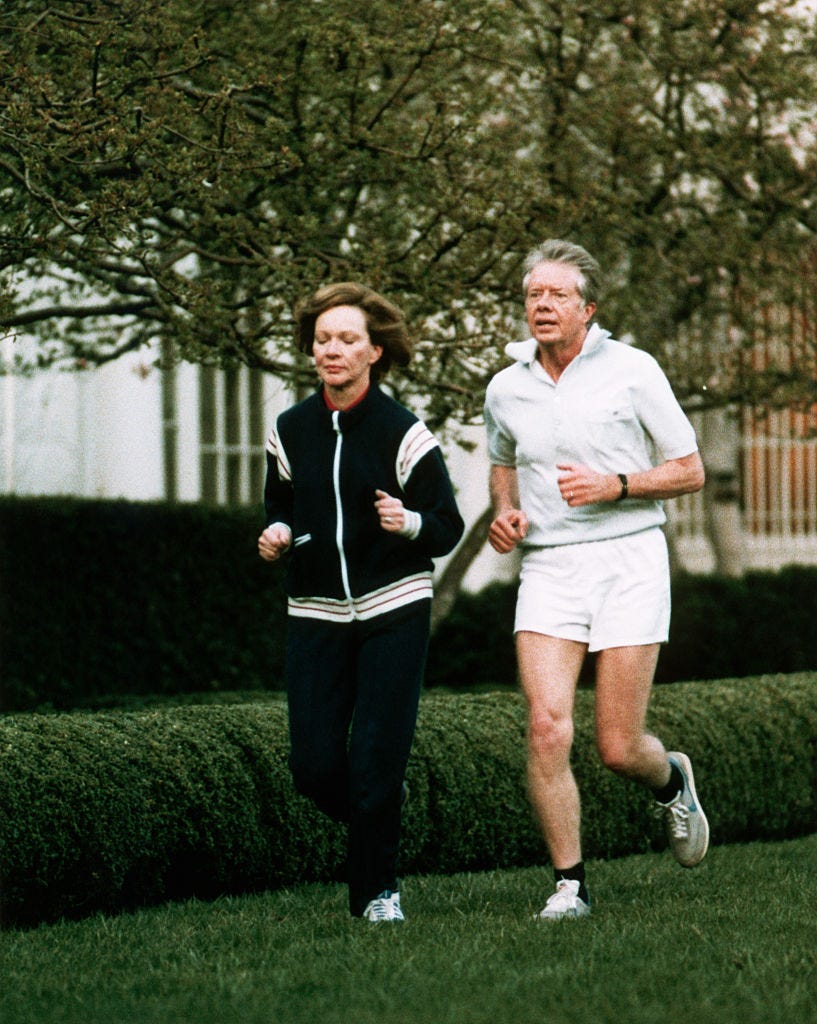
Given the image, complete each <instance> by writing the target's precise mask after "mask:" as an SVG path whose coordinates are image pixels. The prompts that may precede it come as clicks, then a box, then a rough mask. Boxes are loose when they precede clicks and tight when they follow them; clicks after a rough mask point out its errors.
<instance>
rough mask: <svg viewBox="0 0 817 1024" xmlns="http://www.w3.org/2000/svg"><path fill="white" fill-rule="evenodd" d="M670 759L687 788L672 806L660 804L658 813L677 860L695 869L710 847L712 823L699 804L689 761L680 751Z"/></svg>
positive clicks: (672, 802) (684, 865)
mask: <svg viewBox="0 0 817 1024" xmlns="http://www.w3.org/2000/svg"><path fill="white" fill-rule="evenodd" d="M667 757H668V758H669V760H670V761H671V762H672V763H673V764H674V765H676V766H677V767H678V768H680V769H681V774H682V775H683V777H684V788H683V789H682V790H681V792H680V793H679V794H678V796H676V798H675V799H674V800H672V801H670V803H668V804H662V803H659V804H658V805H657V807H656V809H655V813H656V815H657V816H658V817H659V818H663V819H664V824H665V825H666V828H667V840H668V842H669V845H670V849H671V850H672V853H673V855H674V857H675V859H676V860H677V861H678V863H679V864H681V865H682V866H683V867H685V868H694V867H695V865H696V864H700V863H701V861H702V860H703V859H704V857H705V856H706V851H707V849H708V848H709V822H708V821H707V820H706V815H705V814H704V812H703V808H702V807H701V805H700V804H699V803H698V794H697V793H696V792H695V779H694V777H693V775H692V764H691V762H690V760H689V758H688V757H687V756H686V754H681V753H680V752H678V751H673V752H672V753H670V754H668V755H667Z"/></svg>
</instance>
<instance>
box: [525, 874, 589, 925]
mask: <svg viewBox="0 0 817 1024" xmlns="http://www.w3.org/2000/svg"><path fill="white" fill-rule="evenodd" d="M589 913H590V905H589V904H587V903H585V902H584V900H583V899H582V898H581V897H580V896H579V883H578V881H577V880H576V879H575V878H560V879H559V881H558V882H557V883H556V892H555V893H554V894H553V895H552V896H551V897H550V899H549V900H548V901H547V903H546V904H545V907H544V910H540V911H539V913H538V914H534V915H533V919H534V921H561V920H562V919H564V918H566V917H586V916H587V914H589Z"/></svg>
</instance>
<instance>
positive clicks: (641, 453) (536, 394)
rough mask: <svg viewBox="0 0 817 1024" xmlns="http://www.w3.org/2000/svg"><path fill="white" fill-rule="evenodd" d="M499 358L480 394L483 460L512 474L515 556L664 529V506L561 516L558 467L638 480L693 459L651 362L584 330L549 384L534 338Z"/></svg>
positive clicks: (593, 509) (628, 505)
mask: <svg viewBox="0 0 817 1024" xmlns="http://www.w3.org/2000/svg"><path fill="white" fill-rule="evenodd" d="M505 352H506V354H507V355H508V356H510V357H511V358H512V359H515V360H516V362H515V363H514V364H513V365H512V366H509V367H507V369H504V370H501V371H500V372H499V373H498V374H497V375H496V376H495V377H494V378H493V380H492V381H491V383H490V384H489V385H488V390H487V393H486V396H485V423H486V427H487V430H488V455H489V458H490V460H491V462H492V463H493V464H495V465H498V466H514V467H516V470H517V476H518V480H519V493H520V503H521V506H522V509H523V511H524V512H525V514H526V515H527V517H528V520H529V522H530V528H529V530H528V535H527V537H526V538H525V541H524V545H523V547H528V548H529V547H553V546H556V545H560V544H576V543H583V542H587V541H597V540H609V539H610V538H613V537H623V536H626V535H627V534H631V533H637V532H639V531H641V530H647V529H650V528H651V527H654V526H660V525H661V524H662V523H664V522H665V521H666V515H665V513H664V508H663V503H662V502H660V501H650V500H643V499H635V498H628V499H626V500H625V501H621V502H604V503H598V504H594V505H584V506H582V507H579V508H570V506H569V505H568V504H567V503H566V502H565V501H564V500H563V499H562V496H561V494H560V493H559V487H558V484H557V479H558V477H559V475H560V471H559V470H557V469H556V466H557V465H558V464H563V463H575V464H581V465H585V466H589V467H590V469H594V470H596V472H598V473H638V472H640V471H642V470H646V469H650V468H652V467H653V466H656V465H658V464H660V463H661V462H665V461H667V460H668V459H680V458H682V457H683V456H685V455H691V454H692V453H693V452H695V451H697V449H698V445H697V443H696V439H695V431H694V430H693V428H692V425H691V423H690V422H689V420H688V419H687V417H686V414H685V413H684V411H683V409H682V408H681V406H680V405H679V404H678V401H677V399H676V398H675V395H674V394H673V393H672V389H671V387H670V384H669V381H668V380H667V378H666V376H665V375H664V372H663V371H662V370H661V368H660V366H659V365H658V363H657V362H656V361H655V359H654V358H653V357H652V356H651V355H649V353H647V352H644V351H643V350H641V349H637V348H632V347H630V346H629V345H625V344H623V343H622V342H620V341H615V340H614V339H613V338H611V337H610V332H609V331H605V330H603V329H602V328H600V327H599V326H598V325H597V324H593V325H592V326H591V327H590V330H589V331H588V333H587V337H586V338H585V340H584V345H583V346H582V350H581V352H580V353H579V355H578V356H577V357H576V358H575V359H574V360H573V361H572V362H571V363H570V364H569V365H568V366H567V368H566V369H565V370H564V372H563V373H562V375H561V376H560V378H559V381H558V383H557V382H555V381H554V380H553V379H552V377H551V376H550V375H549V374H548V373H547V372H546V370H545V369H544V367H543V366H542V365H541V363H540V362H539V361H538V359H537V358H536V355H537V344H536V341H535V339H534V338H529V339H528V340H527V341H522V342H516V343H513V344H510V345H508V346H507V347H506V349H505Z"/></svg>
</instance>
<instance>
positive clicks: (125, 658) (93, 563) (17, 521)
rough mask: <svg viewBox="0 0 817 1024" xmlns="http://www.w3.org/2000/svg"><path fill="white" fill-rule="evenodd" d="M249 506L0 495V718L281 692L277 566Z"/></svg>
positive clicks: (282, 600) (282, 607)
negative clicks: (197, 694) (0, 712)
mask: <svg viewBox="0 0 817 1024" xmlns="http://www.w3.org/2000/svg"><path fill="white" fill-rule="evenodd" d="M261 518H262V513H261V511H260V509H257V510H255V511H251V510H246V509H244V510H225V509H208V508H205V507H204V506H200V505H178V506H170V505H164V504H152V503H144V504H137V503H129V502H124V501H86V500H82V499H74V498H37V499H31V498H28V499H25V498H13V497H4V498H0V619H1V620H2V622H3V624H4V628H3V635H2V651H0V658H2V672H3V687H2V699H3V708H4V709H5V710H7V711H11V710H15V711H25V710H34V709H36V708H42V707H44V706H48V707H53V708H58V709H67V708H72V707H81V706H83V705H86V706H88V705H99V704H102V703H104V702H105V701H106V700H109V699H111V698H112V697H116V696H122V695H133V694H160V695H161V694H176V693H184V692H190V691H202V690H208V689H210V690H220V689H224V690H233V689H241V690H247V689H259V688H266V687H272V688H280V687H281V686H282V674H283V634H284V617H285V598H284V595H283V585H282V584H283V576H282V572H281V570H280V568H278V567H274V566H270V565H268V564H267V563H264V562H262V561H261V559H260V558H259V557H258V553H257V549H256V542H257V537H258V532H259V527H260V524H261Z"/></svg>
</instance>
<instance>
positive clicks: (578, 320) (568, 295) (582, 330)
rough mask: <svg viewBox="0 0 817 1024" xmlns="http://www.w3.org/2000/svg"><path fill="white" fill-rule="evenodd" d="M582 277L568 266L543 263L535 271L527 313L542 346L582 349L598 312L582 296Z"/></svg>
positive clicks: (528, 295)
mask: <svg viewBox="0 0 817 1024" xmlns="http://www.w3.org/2000/svg"><path fill="white" fill-rule="evenodd" d="M580 280H581V274H580V273H579V271H578V270H577V269H576V267H572V266H570V264H568V263H540V264H538V266H536V267H534V268H533V270H532V271H531V275H530V280H529V281H528V290H527V293H526V296H525V314H526V316H527V319H528V327H529V328H530V332H531V335H532V336H533V337H534V338H535V339H536V341H537V342H538V344H539V345H540V346H543V345H544V346H548V347H550V346H555V347H558V348H568V349H570V348H573V347H581V343H582V341H584V336H585V334H586V333H587V324H588V323H589V321H590V319H591V318H592V316H593V314H594V313H595V311H596V306H595V304H594V303H592V302H591V303H587V304H586V303H585V302H584V299H582V297H581V295H580V294H579V282H580Z"/></svg>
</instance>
